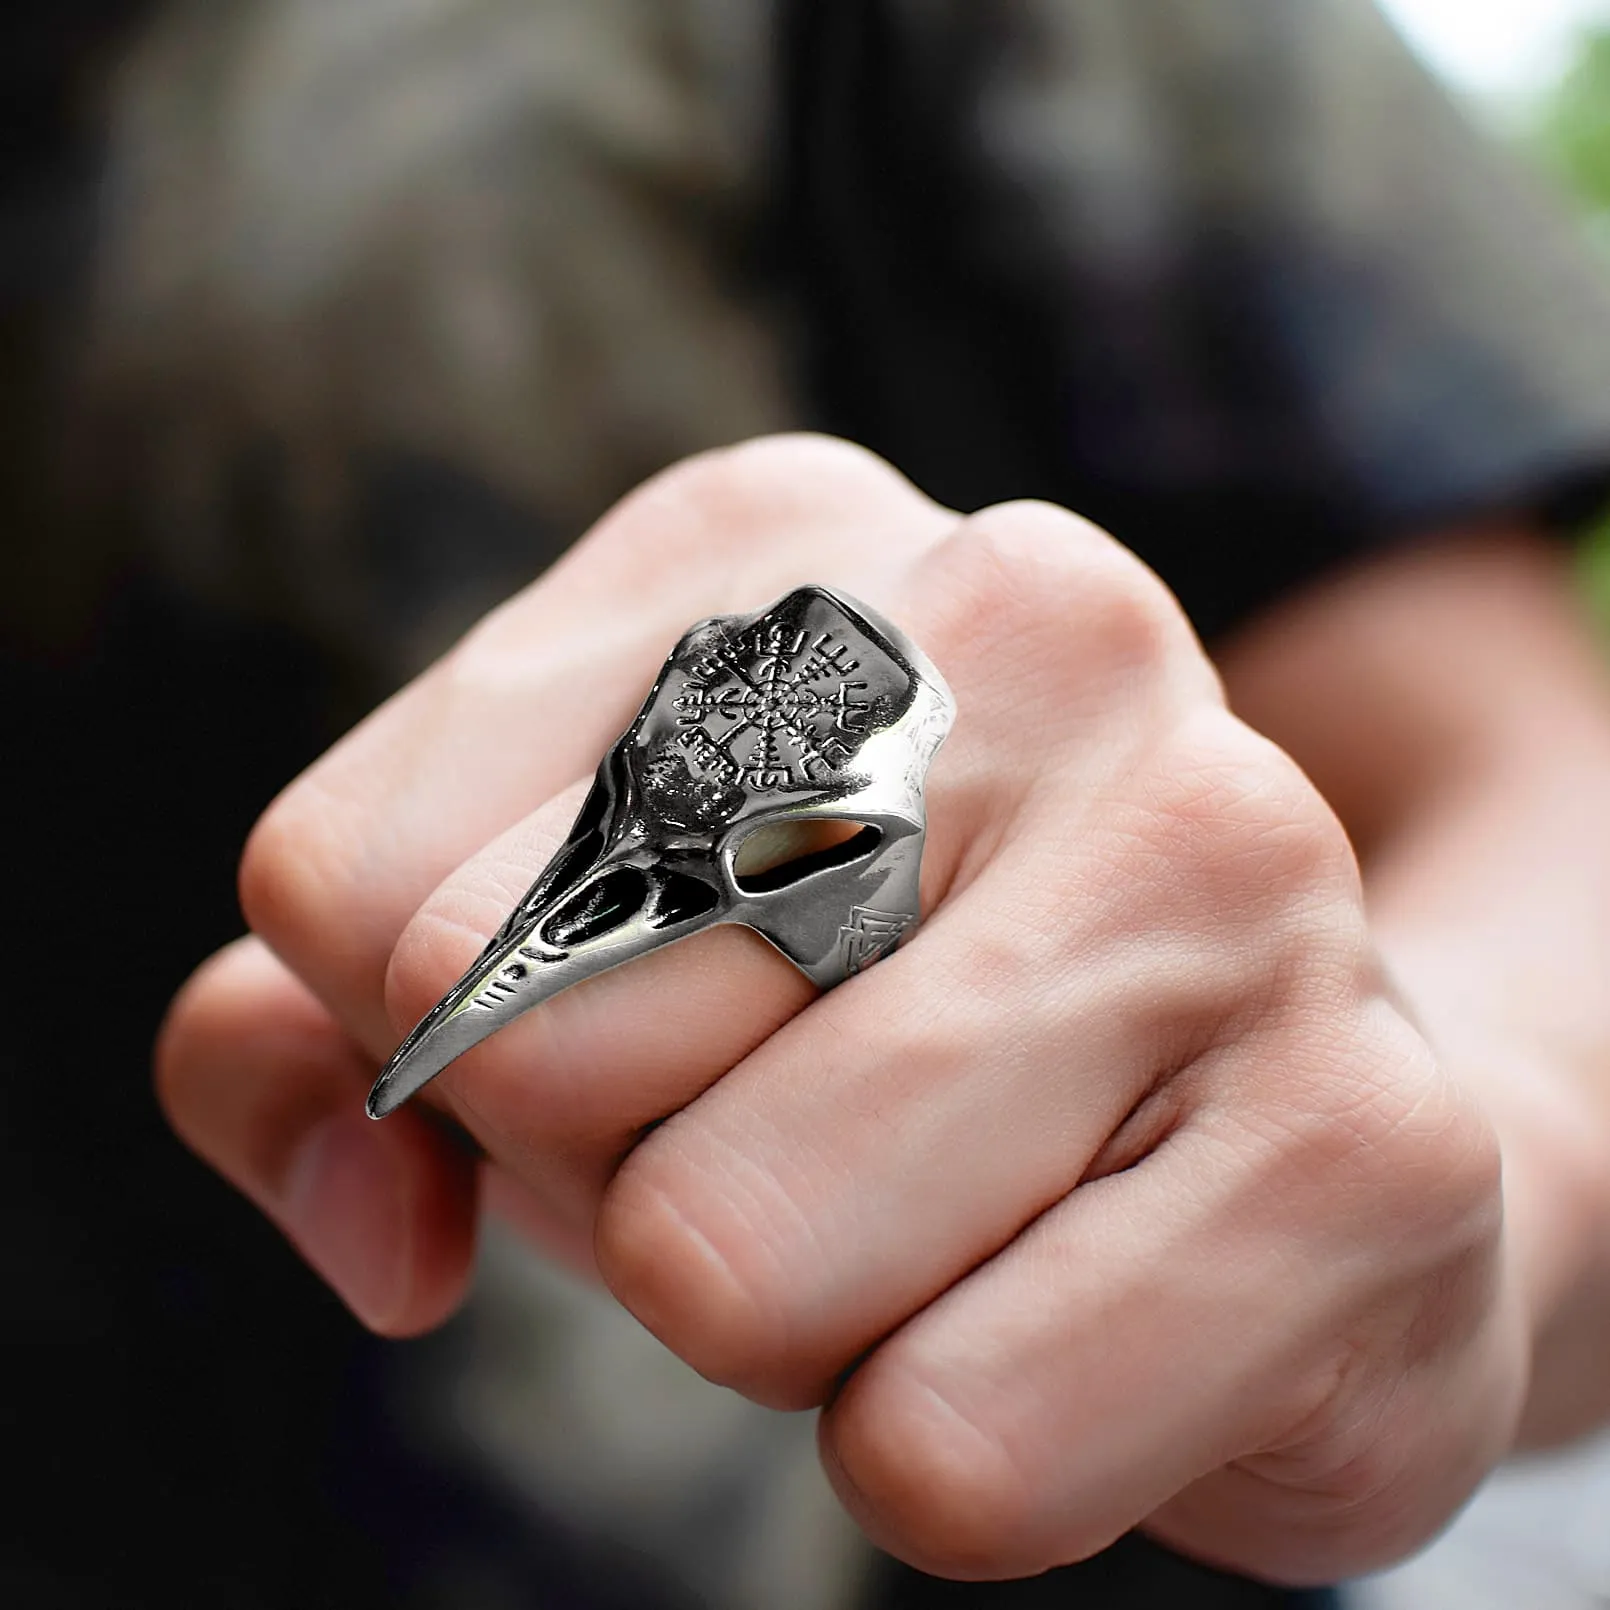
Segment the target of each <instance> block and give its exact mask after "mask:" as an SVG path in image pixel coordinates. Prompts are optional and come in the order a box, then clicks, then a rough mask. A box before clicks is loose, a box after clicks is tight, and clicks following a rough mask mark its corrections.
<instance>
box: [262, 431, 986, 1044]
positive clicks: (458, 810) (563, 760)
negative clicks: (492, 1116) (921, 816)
mask: <svg viewBox="0 0 1610 1610" xmlns="http://www.w3.org/2000/svg"><path fill="white" fill-rule="evenodd" d="M953 519H954V517H953V516H951V515H949V514H948V513H947V512H946V511H943V510H941V509H939V508H938V507H937V506H936V505H934V504H932V503H931V502H929V501H928V500H927V499H925V498H923V497H921V496H920V495H919V494H918V493H917V492H915V490H914V489H912V488H911V486H910V485H909V483H907V482H906V481H904V480H903V479H902V478H901V477H899V476H898V475H896V474H895V472H894V471H893V470H891V469H889V468H888V467H887V466H886V465H883V464H881V463H880V462H879V461H878V460H876V459H874V458H873V457H872V456H871V455H870V454H867V453H864V452H862V451H861V450H859V449H856V448H852V447H850V446H848V445H847V444H844V443H838V442H832V441H828V440H826V439H821V438H783V439H776V440H770V441H764V442H759V443H754V444H749V445H747V446H745V447H743V448H739V449H733V450H728V451H726V452H723V453H718V454H710V455H706V456H704V457H702V458H700V459H697V460H693V461H690V462H688V463H686V464H683V465H680V466H678V467H677V468H676V469H674V470H672V471H670V472H667V474H665V475H663V476H661V477H658V478H656V479H655V480H654V481H651V482H650V483H648V484H647V485H646V486H645V487H644V488H642V489H641V490H640V491H639V492H637V493H635V494H633V496H632V497H630V498H628V499H627V500H626V501H625V502H624V503H622V504H621V505H620V506H618V507H617V508H616V509H615V510H614V511H612V513H611V514H609V515H608V516H606V518H605V519H604V520H603V521H601V522H600V523H599V525H598V526H597V527H595V528H594V530H593V531H592V532H591V533H590V534H589V535H588V536H587V537H586V538H584V539H583V540H582V542H580V543H578V544H577V546H576V547H575V548H574V549H573V550H572V551H571V553H570V554H569V555H567V556H566V558H565V559H563V560H562V561H561V562H560V563H559V564H558V565H557V566H555V567H554V569H553V570H552V571H551V572H550V573H549V574H548V575H547V576H546V577H544V578H543V579H542V580H541V581H539V582H538V583H536V584H534V585H533V586H532V587H530V588H528V589H526V590H525V591H524V592H523V593H521V594H519V595H518V596H517V597H516V598H514V599H512V600H511V601H510V602H509V603H508V604H506V605H505V606H503V608H502V609H500V610H498V611H496V612H494V613H493V614H492V615H491V616H490V617H488V619H487V620H486V621H484V622H483V623H482V624H481V625H480V626H479V627H477V628H476V629H475V630H474V631H473V632H472V633H471V634H470V635H469V636H468V637H467V638H466V639H465V641H464V642H463V643H462V644H461V645H460V646H459V647H458V648H456V649H455V650H453V651H452V652H451V653H449V654H448V655H447V656H446V657H445V658H444V659H443V660H442V661H441V662H439V663H438V664H437V665H436V666H434V667H432V668H431V669H430V670H429V671H427V672H426V673H425V674H424V675H423V676H421V677H420V678H419V679H418V680H417V681H415V682H414V683H413V684H411V685H410V686H409V687H408V688H406V689H405V690H403V692H402V693H400V694H399V695H397V697H395V698H394V699H393V700H391V701H390V702H389V703H388V704H386V705H384V706H382V708H381V709H380V710H378V711H377V712H376V713H375V714H374V715H373V716H371V717H370V718H369V719H368V720H367V721H365V722H364V723H363V724H362V725H361V726H360V727H358V728H357V729H356V730H355V731H354V732H353V733H352V734H350V735H349V736H348V737H347V738H346V739H345V740H343V741H342V742H341V743H340V744H338V745H337V746H336V747H335V748H334V749H333V750H332V751H331V752H330V753H329V754H328V755H326V756H325V757H324V758H323V759H322V760H321V761H319V762H318V763H317V764H316V765H315V766H314V767H312V768H311V769H310V770H309V771H308V772H307V773H305V774H304V775H303V776H302V777H301V778H300V779H298V781H297V782H295V783H294V784H292V785H291V787H290V788H288V789H287V790H286V791H285V793H283V794H282V795H281V796H280V798H279V799H278V800H277V801H276V802H275V804H274V805H273V806H272V807H271V808H270V809H269V810H268V811H267V812H266V813H265V815H264V817H263V819H262V821H261V822H260V823H259V824H258V827H257V829H256V831H255V832H254V833H253V835H252V838H251V840H250V842H249V844H248V846H247V850H246V854H245V856H244V858H243V861H242V867H241V880H240V881H241V898H242V904H243V906H244V909H245V911H246V915H247V920H248V923H249V925H250V926H251V928H252V929H253V931H255V932H257V933H258V934H260V935H261V936H263V938H265V939H266V940H267V942H268V943H269V944H270V945H271V946H272V947H273V948H274V950H275V951H276V952H277V953H278V954H279V955H280V956H281V957H282V958H283V959H284V960H285V961H286V962H287V964H288V965H289V966H290V967H291V968H292V969H293V971H295V972H296V973H297V975H298V976H299V977H301V978H303V979H304V980H306V981H307V982H308V983H309V985H310V986H311V987H312V988H313V989H314V990H315V992H316V993H317V994H318V995H319V997H320V998H321V999H322V1000H323V1001H324V1002H325V1004H326V1005H327V1006H329V1007H330V1008H331V1010H332V1011H334V1012H335V1013H336V1015H337V1016H338V1017H339V1018H340V1019H341V1021H342V1022H343V1023H344V1024H345V1025H346V1026H347V1028H348V1029H349V1031H350V1032H352V1033H353V1034H354V1035H355V1036H356V1037H357V1038H359V1039H360V1040H361V1041H362V1043H363V1044H364V1045H365V1046H366V1047H367V1048H368V1049H369V1050H370V1051H371V1052H372V1053H373V1054H375V1055H377V1056H382V1055H384V1054H385V1053H386V1052H388V1051H389V1050H390V1049H391V1048H392V1045H393V1044H394V1043H395V1038H394V1025H393V1024H392V1023H391V1021H390V1019H389V1018H388V1017H387V1014H386V1010H385V1001H384V980H385V975H386V968H387V965H388V963H389V959H390V956H391V952H392V950H393V948H394V946H395V944H396V942H397V938H398V936H399V935H400V934H401V932H402V930H403V928H404V926H405V925H406V923H407V921H408V919H409V918H410V917H411V915H412V914H413V912H414V911H415V910H416V909H417V908H418V906H419V905H420V904H421V902H422V901H424V899H425V898H426V896H427V895H428V894H429V893H430V892H431V890H432V889H433V888H435V887H436V886H437V885H438V884H439V883H440V882H441V881H442V880H443V879H444V878H445V877H447V875H448V874H449V873H450V872H451V871H452V869H453V868H454V867H456V866H457V865H459V864H460V863H461V862H462V861H463V860H464V859H465V858H466V857H468V856H469V855H470V854H471V853H472V852H473V851H475V850H476V849H478V848H479V847H480V846H482V845H484V844H485V843H487V842H488V840H490V839H491V838H493V837H494V836H495V835H496V834H498V833H499V832H501V831H502V830H503V829H505V828H507V827H508V826H510V825H511V824H512V823H514V822H516V821H518V820H519V819H520V818H521V817H523V816H524V815H525V814H526V813H527V812H529V811H531V810H533V809H534V808H535V807H537V806H538V805H540V804H541V803H542V802H544V801H545V800H547V799H549V798H551V797H552V796H553V795H554V794H556V793H557V792H558V791H560V790H561V789H563V788H564V787H565V786H566V785H568V784H570V783H571V782H573V781H574V780H575V779H577V778H580V777H585V776H586V775H588V774H589V773H590V772H591V770H592V769H593V767H594V766H595V765H596V764H597V761H598V758H599V756H600V755H601V754H602V752H603V750H604V749H605V747H606V746H607V745H608V744H609V742H610V741H611V740H613V739H614V737H615V736H616V735H617V734H618V733H619V732H620V730H621V729H622V728H623V727H624V726H625V725H626V722H627V721H628V719H629V718H630V715H631V712H632V710H633V709H634V708H635V707H636V705H637V703H638V702H639V701H640V700H641V697H642V695H643V693H644V691H645V690H646V689H647V687H648V686H649V684H650V683H651V682H652V680H653V677H654V673H655V672H656V671H657V670H658V668H659V665H660V663H661V661H662V660H663V658H664V656H665V654H666V653H667V651H668V650H669V649H670V648H671V646H672V644H673V643H674V642H675V641H676V639H677V637H678V636H679V635H680V634H681V632H682V631H683V630H684V629H685V628H686V627H687V626H688V625H689V624H690V623H691V622H693V621H694V620H696V619H698V618H700V617H702V616H707V615H710V614H714V613H721V612H723V611H727V610H731V609H736V608H753V607H754V606H755V604H756V602H757V601H764V600H765V599H767V598H769V597H771V596H773V595H775V594H776V593H778V592H780V591H783V590H785V589H786V588H787V587H788V586H790V585H793V584H796V583H799V582H804V581H817V582H827V583H833V582H839V583H841V584H844V585H847V586H849V587H850V589H851V590H852V591H856V590H858V589H870V590H872V591H874V592H875V591H877V590H879V588H880V587H881V586H882V584H883V581H884V579H885V578H887V577H891V576H893V575H895V574H897V573H898V572H899V571H900V570H901V569H902V568H903V567H904V566H905V565H906V564H907V563H908V561H909V560H910V558H911V556H912V555H913V554H915V553H917V552H919V551H920V550H922V549H923V548H924V547H925V546H927V545H929V544H931V543H932V542H934V541H936V540H937V539H938V537H939V536H940V535H941V534H942V533H943V532H944V531H945V530H947V529H948V528H949V527H950V525H951V524H952V523H953Z"/></svg>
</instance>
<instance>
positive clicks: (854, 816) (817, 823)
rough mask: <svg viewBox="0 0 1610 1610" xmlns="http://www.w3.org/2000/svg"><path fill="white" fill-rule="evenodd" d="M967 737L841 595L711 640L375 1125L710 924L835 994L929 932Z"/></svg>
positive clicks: (895, 646) (381, 1102)
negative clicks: (944, 828) (925, 907)
mask: <svg viewBox="0 0 1610 1610" xmlns="http://www.w3.org/2000/svg"><path fill="white" fill-rule="evenodd" d="M954 717H955V703H954V701H953V699H952V698H951V695H950V690H949V689H948V688H947V687H946V686H945V682H944V679H943V678H942V677H941V676H940V675H939V673H938V672H937V671H936V670H935V669H934V667H933V666H932V665H931V664H930V663H929V662H928V660H927V658H926V657H925V656H924V655H923V654H922V653H921V651H920V650H918V649H917V648H916V647H915V646H914V645H913V644H912V643H911V642H910V641H909V639H907V638H906V637H905V636H904V634H903V633H901V632H899V631H898V630H896V629H895V628H894V627H893V626H891V625H890V624H889V623H888V622H887V621H884V620H883V619H881V618H880V617H879V616H877V615H876V614H874V613H873V612H872V611H871V610H869V609H867V608H865V607H864V606H863V605H861V604H858V603H856V602H854V600H852V599H850V598H847V597H845V596H844V595H843V594H841V593H835V592H830V591H829V590H828V589H826V588H824V587H801V588H799V589H797V590H796V591H794V592H791V593H789V594H788V595H787V596H786V597H784V598H781V599H779V600H778V601H777V602H776V603H775V604H773V605H772V606H771V608H769V609H766V610H763V611H762V612H761V613H759V614H758V615H750V616H737V615H726V616H718V617H716V618H714V619H712V620H707V621H702V622H700V623H699V624H698V625H697V626H695V627H693V628H692V629H691V630H690V631H689V632H688V633H687V634H686V636H684V637H683V639H682V641H681V642H680V643H678V644H677V646H676V648H675V649H674V650H673V651H672V654H671V656H670V658H669V659H668V660H667V661H666V662H665V666H664V668H663V669H662V670H661V672H660V675H659V678H658V680H657V681H656V682H655V684H654V687H653V689H652V690H651V691H650V693H649V696H648V699H647V700H646V701H645V703H644V705H643V708H642V709H641V710H640V711H639V712H638V715H637V719H636V720H635V721H633V723H632V725H631V726H630V727H629V728H628V729H627V731H626V732H625V734H624V735H623V736H622V737H621V738H620V740H619V741H618V742H617V743H615V744H614V745H613V746H612V747H611V749H610V750H609V752H608V754H607V755H605V757H604V760H603V763H602V764H601V765H600V766H599V768H598V776H597V779H596V781H595V782H594V784H593V787H592V791H591V793H590V794H589V795H588V797H587V801H586V803H585V804H584V805H583V806H582V809H581V813H580V815H579V816H578V817H577V818H576V822H575V825H574V826H573V827H572V828H571V830H570V833H569V835H568V837H567V838H566V840H565V842H564V844H563V845H561V846H560V849H559V851H558V853H557V854H556V855H555V856H554V858H553V860H552V861H551V862H549V864H548V866H547V867H546V868H545V869H544V871H543V873H542V875H541V876H540V877H539V878H538V879H537V880H536V882H535V883H533V884H532V886H531V888H530V889H529V890H528V891H527V893H526V895H525V897H524V898H523V899H522V900H521V901H520V903H519V904H518V905H517V906H516V907H515V909H514V910H513V912H511V913H510V915H509V918H508V920H507V921H506V922H505V923H504V925H503V927H502V928H500V929H499V930H498V932H497V934H496V935H495V936H494V937H493V939H492V941H491V943H490V944H489V945H488V946H487V947H486V949H485V950H484V951H483V952H482V954H481V956H480V958H479V959H478V960H477V961H476V963H475V965H474V966H473V967H471V968H470V970H469V971H468V972H467V973H466V974H465V975H464V977H463V978H462V979H460V980H459V982H458V983H457V984H455V985H454V986H453V988H452V989H451V990H449V991H448V993H447V994H446V995H445V996H444V997H443V998H442V1000H441V1001H440V1002H439V1003H438V1004H437V1005H436V1007H435V1008H434V1009H433V1010H432V1011H431V1012H430V1013H429V1014H428V1015H427V1016H426V1017H425V1018H424V1020H423V1021H422V1022H421V1023H420V1024H419V1025H418V1027H417V1028H415V1029H414V1031H413V1032H412V1033H411V1034H410V1035H409V1036H408V1038H407V1039H406V1040H404V1041H403V1043H402V1044H401V1045H400V1046H399V1047H398V1048H397V1051H396V1053H395V1054H394V1055H393V1057H392V1058H391V1061H390V1062H388V1063H387V1064H386V1067H385V1069H384V1070H383V1071H382V1072H381V1075H380V1077H379V1079H378V1080H376V1082H375V1086H374V1089H373V1090H371V1091H370V1093H369V1103H368V1109H369V1114H370V1116H371V1117H373V1118H383V1117H385V1116H386V1114H387V1113H390V1112H394V1111H395V1110H396V1109H397V1108H398V1107H399V1106H401V1105H402V1103H403V1102H405V1101H407V1100H408V1098H409V1097H410V1096H412V1095H413V1094H415V1092H417V1091H418V1090H420V1089H421V1088H422V1087H423V1086H424V1085H425V1084H427V1083H428V1082H429V1081H430V1080H431V1079H433V1078H435V1077H436V1075H437V1074H438V1073H440V1072H441V1071H442V1069H443V1068H445V1067H446V1066H447V1065H448V1063H450V1062H451V1061H453V1059H454V1058H455V1057H458V1056H461V1055H462V1054H463V1053H464V1052H465V1051H468V1050H469V1049H470V1048H471V1047H472V1046H474V1045H478V1044H479V1043H480V1042H481V1041H482V1040H484V1039H486V1038H487V1036H488V1035H490V1034H493V1033H495V1032H496V1031H497V1030H498V1029H500V1028H502V1027H503V1026H504V1025H505V1024H507V1023H511V1022H512V1021H513V1020H514V1019H515V1018H517V1017H519V1016H520V1014H521V1013H523V1012H528V1011H530V1010H531V1008H532V1007H534V1006H538V1005H540V1004H541V1003H542V1002H543V1001H546V1000H549V999H551V998H552V997H553V996H554V995H557V994H558V993H559V991H560V990H562V989H567V988H569V986H570V985H572V984H577V983H580V982H581V981H582V980H583V979H586V978H592V977H593V976H595V975H596V974H598V973H601V972H604V971H605V970H606V969H608V968H611V967H618V966H619V965H620V964H621V963H622V962H626V961H630V960H632V959H633V958H634V957H636V956H641V955H644V954H645V953H646V952H648V951H651V950H655V949H658V948H659V947H660V946H661V945H666V944H670V943H671V942H672V941H674V940H677V939H682V938H685V937H687V936H688V935H690V934H695V933H699V932H702V931H703V930H704V929H706V928H709V927H712V926H713V925H714V924H716V923H721V922H736V923H743V924H745V925H747V926H748V927H750V928H753V929H754V930H755V931H756V932H757V933H759V934H762V935H764V936H765V938H767V939H768V940H770V941H771V943H772V944H773V945H775V946H776V947H777V949H778V950H780V951H781V952H782V953H783V955H785V956H786V957H788V959H789V960H790V961H792V962H793V963H794V964H795V965H796V966H797V967H799V968H800V969H801V970H803V971H804V972H805V973H806V974H808V975H809V976H810V977H811V978H812V979H813V980H814V981H815V982H816V983H817V984H819V985H821V986H822V987H823V988H824V989H825V988H829V987H831V986H832V985H834V984H838V983H841V982H842V981H843V980H844V979H846V978H848V977H850V976H851V975H852V974H855V973H858V972H860V971H861V970H862V969H863V968H866V967H868V966H870V965H871V964H872V963H873V962H875V961H877V960H879V959H880V958H881V957H883V956H886V955H888V953H889V952H890V951H892V950H893V949H894V948H895V947H896V946H897V945H898V944H899V943H900V942H901V940H902V939H904V938H905V936H906V935H907V934H908V933H909V932H910V931H911V929H912V928H913V927H914V926H915V925H916V922H917V916H918V911H917V875H918V871H919V868H920V866H921V861H922V845H923V834H924V829H925V816H924V810H923V782H924V779H925V777H926V775H927V772H928V766H929V763H930V761H932V759H933V757H934V754H935V752H936V751H937V750H938V748H939V746H940V744H941V743H943V742H944V739H945V736H946V734H947V733H948V732H949V731H950V727H951V722H952V721H953V719H954Z"/></svg>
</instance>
